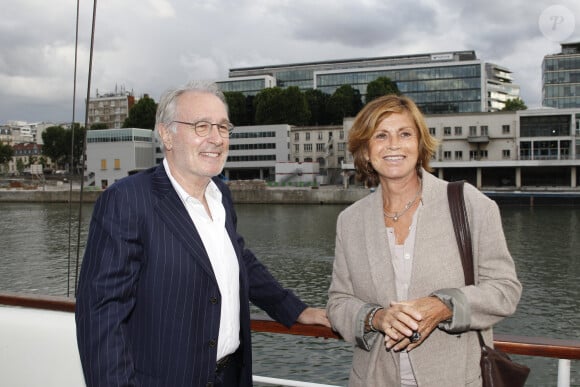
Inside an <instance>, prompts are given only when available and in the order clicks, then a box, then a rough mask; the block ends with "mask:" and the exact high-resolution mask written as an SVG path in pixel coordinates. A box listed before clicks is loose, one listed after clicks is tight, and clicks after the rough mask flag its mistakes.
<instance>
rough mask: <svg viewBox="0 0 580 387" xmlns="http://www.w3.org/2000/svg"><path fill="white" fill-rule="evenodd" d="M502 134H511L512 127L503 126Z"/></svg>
mask: <svg viewBox="0 0 580 387" xmlns="http://www.w3.org/2000/svg"><path fill="white" fill-rule="evenodd" d="M501 132H502V133H503V134H509V132H510V126H509V125H502V126H501Z"/></svg>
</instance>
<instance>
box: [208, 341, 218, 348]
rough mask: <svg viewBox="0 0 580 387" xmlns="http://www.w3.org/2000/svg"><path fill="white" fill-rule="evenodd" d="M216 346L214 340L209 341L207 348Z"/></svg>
mask: <svg viewBox="0 0 580 387" xmlns="http://www.w3.org/2000/svg"><path fill="white" fill-rule="evenodd" d="M216 344H217V342H216V341H215V340H214V339H211V340H210V341H209V346H210V347H211V348H213V347H215V345H216Z"/></svg>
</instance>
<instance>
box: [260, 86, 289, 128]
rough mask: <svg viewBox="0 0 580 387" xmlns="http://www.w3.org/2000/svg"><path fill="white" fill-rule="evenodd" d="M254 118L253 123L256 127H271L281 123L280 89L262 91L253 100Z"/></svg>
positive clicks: (269, 88) (281, 103)
mask: <svg viewBox="0 0 580 387" xmlns="http://www.w3.org/2000/svg"><path fill="white" fill-rule="evenodd" d="M254 107H255V109H256V116H255V118H254V122H255V123H256V124H257V125H272V124H280V123H283V115H282V110H283V109H284V104H283V101H282V89H281V88H279V87H268V88H266V89H263V90H262V91H260V92H259V93H258V94H256V97H255V98H254Z"/></svg>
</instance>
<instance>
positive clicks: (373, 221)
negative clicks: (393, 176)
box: [363, 186, 397, 307]
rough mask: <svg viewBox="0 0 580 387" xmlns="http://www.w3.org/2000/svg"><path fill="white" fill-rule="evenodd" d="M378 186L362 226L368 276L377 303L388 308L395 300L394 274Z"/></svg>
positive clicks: (365, 213) (366, 210) (371, 198)
mask: <svg viewBox="0 0 580 387" xmlns="http://www.w3.org/2000/svg"><path fill="white" fill-rule="evenodd" d="M381 192H382V191H381V188H380V186H379V187H378V188H377V190H376V191H375V192H374V193H373V194H371V195H372V196H371V197H369V199H370V200H369V206H367V207H366V208H364V213H363V224H364V227H365V233H364V234H365V244H366V248H367V252H368V259H369V264H370V267H371V273H370V276H371V278H372V283H373V285H374V287H375V290H376V296H377V300H378V301H379V303H380V304H381V305H383V306H386V307H388V306H389V302H390V301H393V300H396V299H397V292H396V288H395V273H394V270H393V264H392V263H391V250H390V249H389V244H388V239H387V234H386V229H385V223H384V221H383V217H382V216H381V215H380V214H382V213H383V200H382V193H381Z"/></svg>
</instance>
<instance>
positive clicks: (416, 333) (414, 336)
mask: <svg viewBox="0 0 580 387" xmlns="http://www.w3.org/2000/svg"><path fill="white" fill-rule="evenodd" d="M419 340H421V333H419V331H413V334H412V335H411V336H410V337H409V341H410V342H411V343H416V342H417V341H419Z"/></svg>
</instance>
